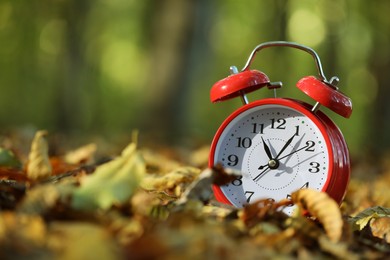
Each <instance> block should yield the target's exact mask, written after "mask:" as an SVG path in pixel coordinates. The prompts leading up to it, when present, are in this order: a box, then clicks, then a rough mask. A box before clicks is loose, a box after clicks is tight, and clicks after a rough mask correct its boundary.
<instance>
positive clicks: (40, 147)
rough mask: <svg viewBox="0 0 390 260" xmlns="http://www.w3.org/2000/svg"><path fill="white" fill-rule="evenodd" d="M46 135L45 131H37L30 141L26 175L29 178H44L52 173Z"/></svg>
mask: <svg viewBox="0 0 390 260" xmlns="http://www.w3.org/2000/svg"><path fill="white" fill-rule="evenodd" d="M46 135H47V131H38V132H37V133H36V134H35V136H34V139H33V141H32V144H31V149H30V153H29V155H28V163H27V177H28V178H29V179H30V180H40V179H45V178H47V177H49V176H50V175H51V173H52V167H51V164H50V160H49V152H48V144H47V141H46V138H45V137H46Z"/></svg>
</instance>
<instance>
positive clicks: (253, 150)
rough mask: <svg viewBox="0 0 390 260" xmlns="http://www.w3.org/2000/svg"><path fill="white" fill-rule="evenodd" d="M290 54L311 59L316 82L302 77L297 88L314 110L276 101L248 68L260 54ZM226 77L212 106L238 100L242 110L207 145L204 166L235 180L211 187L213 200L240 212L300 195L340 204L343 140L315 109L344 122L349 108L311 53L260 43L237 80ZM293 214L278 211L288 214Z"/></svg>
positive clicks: (345, 158)
mask: <svg viewBox="0 0 390 260" xmlns="http://www.w3.org/2000/svg"><path fill="white" fill-rule="evenodd" d="M269 47H290V48H295V49H298V50H302V51H304V52H306V53H308V54H310V55H311V56H312V57H313V59H314V61H315V63H316V67H317V71H318V75H317V76H307V77H304V78H302V79H301V80H299V81H298V83H297V87H298V89H299V90H301V91H303V92H304V93H305V94H307V95H308V96H309V97H311V98H312V99H314V101H315V104H314V105H310V104H308V103H305V102H303V101H300V100H297V99H292V98H280V97H277V95H276V94H277V89H279V88H281V87H282V83H281V82H271V81H270V80H269V78H268V76H267V75H265V74H264V73H263V72H261V71H259V70H252V69H250V65H251V63H252V61H253V59H254V57H255V55H256V53H258V52H259V51H260V50H263V49H265V48H269ZM230 70H231V75H230V76H228V77H226V78H224V79H222V80H220V81H218V82H217V83H215V84H214V85H213V86H212V88H211V91H210V99H211V101H212V102H219V101H224V100H227V99H231V98H235V97H240V98H241V100H242V103H243V106H241V107H239V108H238V109H237V110H235V111H234V112H233V113H232V114H231V115H229V116H228V117H227V118H226V119H225V120H224V121H223V123H222V125H221V126H220V127H219V129H218V130H217V132H216V134H215V136H214V139H213V141H212V144H211V149H210V156H209V166H210V167H213V166H216V165H221V166H223V167H224V168H230V169H233V170H237V171H239V172H240V175H239V176H238V177H237V178H236V179H234V180H233V181H231V182H229V183H227V184H225V185H221V186H217V185H214V186H213V190H214V195H215V198H216V199H217V200H218V201H220V202H223V203H227V204H230V205H233V206H236V207H238V208H240V207H243V206H245V205H247V204H250V203H252V202H254V201H256V200H260V199H271V200H275V201H280V200H282V199H286V198H287V199H288V198H289V197H290V196H291V194H292V192H294V191H296V190H298V189H306V188H310V189H315V190H319V191H324V192H326V193H328V194H329V195H330V197H332V198H333V199H334V200H335V201H337V202H338V203H341V201H342V199H343V197H344V195H345V192H346V189H347V185H348V182H349V178H350V171H351V169H350V157H349V151H348V147H347V144H346V142H345V139H344V137H343V134H342V133H341V131H340V130H339V128H338V127H337V126H336V124H335V123H334V122H333V121H332V120H331V119H330V118H329V117H328V116H327V115H326V114H325V113H323V112H322V111H321V110H320V108H321V106H325V107H327V108H329V109H330V110H331V111H333V112H335V113H337V114H339V115H341V116H343V117H345V118H349V117H350V115H351V113H352V101H351V99H350V98H348V97H347V96H346V95H345V94H343V93H342V92H340V91H339V89H338V87H337V84H338V82H339V80H338V78H337V77H332V78H331V79H330V80H329V81H328V80H327V78H326V77H325V75H324V72H323V69H322V65H321V61H320V58H319V56H318V54H317V53H316V52H315V51H314V50H313V49H311V48H309V47H307V46H304V45H301V44H297V43H293V42H284V41H276V42H265V43H262V44H260V45H258V46H256V47H255V49H254V50H253V51H252V53H251V54H250V56H249V58H248V60H247V63H246V64H245V66H244V68H243V69H242V70H241V72H239V71H238V69H237V68H236V67H234V66H232V67H231V69H230ZM265 87H266V88H267V89H271V90H273V92H274V96H273V97H271V98H265V99H260V100H256V101H253V102H249V101H248V98H247V96H246V94H247V93H249V92H252V91H255V90H259V89H261V88H265ZM293 210H294V206H287V207H285V208H284V209H283V211H284V212H285V213H287V214H292V212H293Z"/></svg>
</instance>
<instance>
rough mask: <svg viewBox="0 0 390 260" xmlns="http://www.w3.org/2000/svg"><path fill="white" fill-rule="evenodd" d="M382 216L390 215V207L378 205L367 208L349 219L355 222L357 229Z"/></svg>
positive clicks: (352, 222) (350, 221)
mask: <svg viewBox="0 0 390 260" xmlns="http://www.w3.org/2000/svg"><path fill="white" fill-rule="evenodd" d="M381 217H390V208H384V207H381V206H376V207H372V208H367V209H365V210H363V211H362V212H360V213H359V214H357V215H356V216H355V217H351V218H350V219H349V223H351V224H353V225H354V227H355V229H358V230H362V229H363V228H364V227H365V226H367V224H368V223H369V222H370V220H371V219H377V218H381Z"/></svg>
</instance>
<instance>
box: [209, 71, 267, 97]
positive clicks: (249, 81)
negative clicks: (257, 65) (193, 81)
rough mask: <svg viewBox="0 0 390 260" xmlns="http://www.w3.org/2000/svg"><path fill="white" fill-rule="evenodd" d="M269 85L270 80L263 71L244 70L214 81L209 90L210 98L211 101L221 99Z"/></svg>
mask: <svg viewBox="0 0 390 260" xmlns="http://www.w3.org/2000/svg"><path fill="white" fill-rule="evenodd" d="M269 85H270V80H269V78H268V77H267V75H265V74H264V73H263V72H260V71H258V70H245V71H242V72H239V73H236V74H232V75H230V76H228V77H226V78H224V79H222V80H220V81H218V82H217V83H215V84H214V85H213V87H212V88H211V90H210V99H211V102H218V101H223V100H227V99H230V98H234V97H238V96H242V95H243V94H245V93H249V92H252V91H254V90H257V89H259V88H262V87H264V86H269Z"/></svg>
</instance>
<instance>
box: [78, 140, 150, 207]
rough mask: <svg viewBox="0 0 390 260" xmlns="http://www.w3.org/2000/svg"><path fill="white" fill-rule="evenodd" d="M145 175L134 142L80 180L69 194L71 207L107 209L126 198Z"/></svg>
mask: <svg viewBox="0 0 390 260" xmlns="http://www.w3.org/2000/svg"><path fill="white" fill-rule="evenodd" d="M144 175H145V163H144V161H143V159H142V158H141V155H140V154H139V152H138V151H137V149H136V145H135V144H134V143H131V144H129V145H128V146H127V147H126V148H125V149H124V150H123V152H122V154H121V156H119V157H118V158H116V159H114V160H112V161H110V162H108V163H105V164H102V165H99V166H98V167H97V168H96V170H95V172H94V173H93V174H91V175H86V176H83V177H82V178H81V179H80V182H81V183H80V187H79V188H77V189H75V190H74V192H73V193H72V201H71V206H72V208H74V209H78V210H95V209H103V210H107V209H109V208H110V207H111V206H113V205H114V204H121V203H124V202H126V201H128V200H129V199H130V197H131V196H132V195H133V193H134V192H135V190H136V189H137V188H138V187H139V184H140V182H141V180H142V178H143V176H144Z"/></svg>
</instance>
